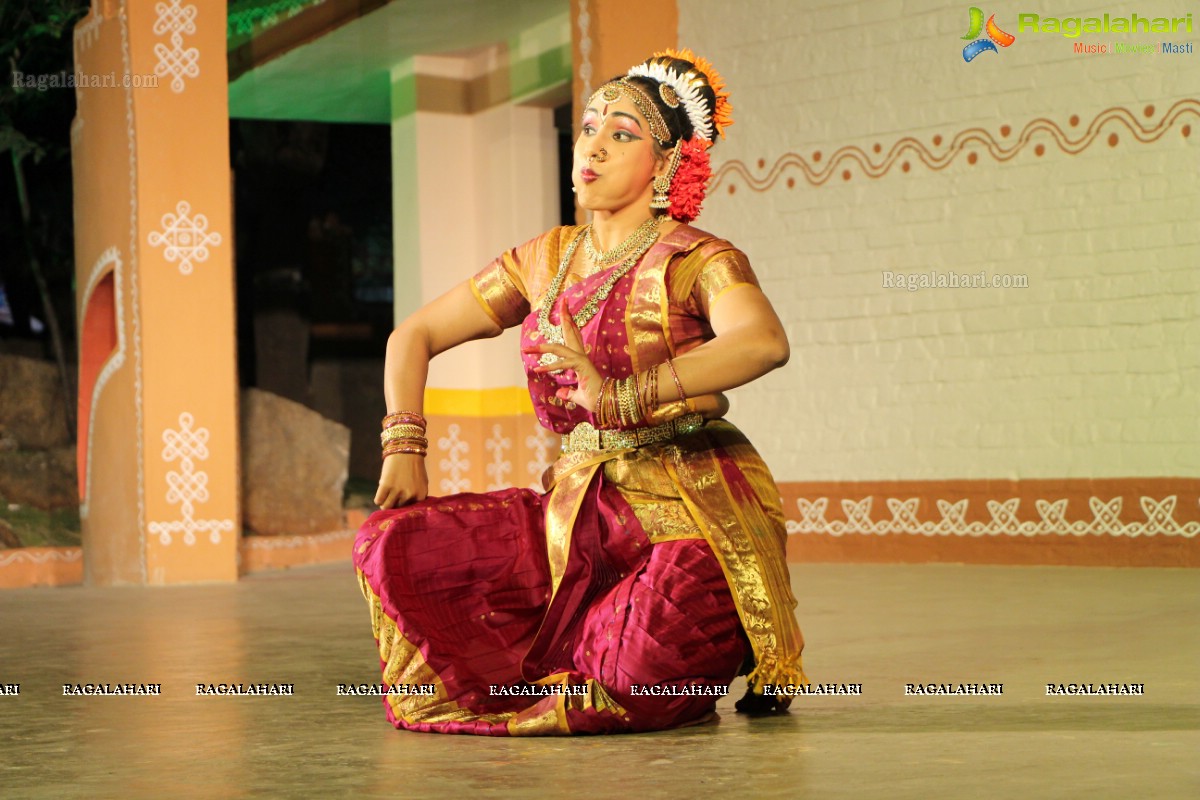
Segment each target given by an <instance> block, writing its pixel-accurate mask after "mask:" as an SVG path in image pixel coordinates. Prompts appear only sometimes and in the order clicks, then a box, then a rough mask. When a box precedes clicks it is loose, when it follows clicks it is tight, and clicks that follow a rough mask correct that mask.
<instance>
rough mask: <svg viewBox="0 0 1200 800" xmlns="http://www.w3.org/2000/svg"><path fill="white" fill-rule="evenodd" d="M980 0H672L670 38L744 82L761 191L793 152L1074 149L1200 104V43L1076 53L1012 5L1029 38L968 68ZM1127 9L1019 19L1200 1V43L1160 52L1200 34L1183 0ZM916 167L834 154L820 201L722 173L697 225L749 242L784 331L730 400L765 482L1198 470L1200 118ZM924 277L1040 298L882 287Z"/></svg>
mask: <svg viewBox="0 0 1200 800" xmlns="http://www.w3.org/2000/svg"><path fill="white" fill-rule="evenodd" d="M968 5H969V4H960V3H949V2H929V1H928V0H903V1H902V0H890V1H886V2H885V1H882V0H881V1H879V2H858V3H845V2H837V3H834V2H821V1H820V0H769V1H766V2H762V1H760V2H752V3H743V4H729V3H726V2H718V0H685V1H684V2H680V3H679V6H680V36H679V41H680V44H681V45H685V46H689V47H692V48H694V49H696V50H697V51H698V52H699V53H701V54H702V55H705V56H706V57H708V58H710V59H711V60H712V61H713V62H714V64H715V65H716V67H717V69H718V70H720V71H721V72H722V73H723V74H724V75H725V77H726V80H727V82H728V84H729V86H730V89H731V90H732V92H733V95H732V101H733V105H734V115H735V119H736V124H735V125H734V126H733V127H732V128H731V129H730V131H729V138H728V139H727V140H725V141H724V142H722V143H721V144H720V145H719V146H718V147H717V148H716V149H715V150H714V152H713V156H714V162H715V166H716V167H718V168H719V167H720V164H721V163H722V162H725V161H729V160H733V159H738V160H741V161H742V162H744V163H745V164H746V166H747V167H748V168H749V169H750V172H751V173H752V174H753V175H754V176H755V177H756V178H757V179H762V178H764V177H765V176H766V174H767V172H768V170H769V169H770V168H771V166H772V165H774V164H775V163H776V161H777V160H778V159H779V158H780V157H781V156H783V155H784V154H786V153H789V152H794V153H797V154H800V155H802V156H803V157H804V158H805V159H807V160H808V161H809V163H810V164H812V163H813V162H812V154H813V152H814V151H820V152H821V154H822V158H821V161H820V162H818V163H816V164H815V165H814V166H815V167H816V168H818V169H822V168H825V167H826V166H827V165H828V163H829V161H830V160H831V158H833V156H834V153H835V151H837V150H838V148H841V147H845V146H856V147H858V148H861V149H862V150H864V151H865V152H866V153H867V154H868V156H869V157H870V158H871V160H872V161H873V162H875V163H879V162H880V161H881V160H882V158H883V155H885V154H887V153H888V151H889V149H890V148H891V147H892V146H893V145H894V144H896V143H897V142H898V141H900V140H901V139H903V138H904V137H914V138H916V139H919V140H920V141H922V142H923V143H924V144H925V146H926V148H928V149H929V150H930V151H931V152H932V153H934V154H935V155H942V154H945V153H946V152H947V150H948V144H949V142H950V141H951V140H952V139H953V137H954V136H955V135H956V134H959V133H961V132H963V131H967V130H969V129H972V128H978V129H982V130H983V131H986V132H988V133H990V135H991V136H992V137H995V138H996V139H997V140H998V141H999V142H1000V143H1001V145H1002V146H1004V147H1005V148H1011V147H1012V146H1013V145H1014V143H1015V142H1016V140H1017V138H1018V135H1019V134H1020V132H1021V131H1022V129H1023V128H1024V127H1025V126H1026V125H1028V124H1030V123H1032V122H1033V121H1035V120H1037V119H1039V118H1044V119H1046V120H1049V121H1050V122H1052V123H1054V124H1055V125H1056V126H1057V127H1059V128H1061V129H1062V130H1063V131H1065V133H1066V135H1067V136H1068V137H1069V138H1070V139H1072V140H1075V139H1078V138H1080V137H1081V136H1083V135H1084V132H1085V131H1086V130H1087V127H1088V125H1089V124H1090V123H1091V122H1092V121H1093V120H1094V119H1096V118H1097V116H1098V115H1100V114H1101V112H1104V111H1105V110H1106V109H1109V108H1112V107H1122V108H1125V109H1128V111H1130V112H1132V114H1133V115H1134V118H1135V119H1136V120H1137V122H1138V123H1140V124H1141V125H1142V126H1146V127H1150V126H1153V125H1156V124H1157V123H1158V122H1159V121H1160V120H1161V119H1162V118H1163V116H1164V114H1166V112H1167V111H1168V109H1169V108H1171V107H1172V106H1173V105H1174V104H1175V103H1177V102H1178V101H1180V100H1185V99H1189V98H1190V99H1193V100H1200V53H1196V54H1193V55H1191V56H1187V55H1166V56H1164V55H1137V56H1134V55H1129V56H1115V55H1111V56H1095V55H1088V56H1083V55H1075V54H1073V53H1072V49H1071V44H1072V42H1073V41H1074V40H1071V39H1068V38H1065V37H1062V36H1055V35H1046V34H1040V35H1039V34H1019V33H1018V32H1017V20H1016V13H1017V11H1018V10H1022V9H1021V7H1020V5H1019V4H1018V5H1014V4H1007V3H1006V4H1003V6H1002V7H999V8H998V7H997V6H1000V4H995V5H994V6H992V7H988V6H986V5H981V8H983V10H984V12H985V14H991V13H992V12H996V13H997V22H998V23H999V24H1000V27H1001V28H1002V29H1004V30H1006V31H1008V32H1009V33H1013V34H1014V35H1017V42H1016V43H1015V44H1014V45H1013V46H1012V47H1010V48H1007V49H1002V50H1001V51H1000V52H999V53H984V54H982V55H981V56H979V57H978V58H977V59H976V60H975V61H974V62H972V63H970V64H967V63H965V62H964V61H963V59H962V56H961V50H962V47H963V45H964V44H965V42H964V41H963V40H962V39H960V38H959V37H961V36H962V35H963V34H964V33H965V32H966V28H967V23H968V18H967V8H968ZM1041 5H1044V4H1041ZM1136 5H1137V7H1136V8H1134V7H1133V6H1130V5H1129V4H1124V5H1122V4H1117V5H1109V6H1105V5H1102V4H1098V3H1079V2H1065V3H1060V4H1057V5H1056V6H1055V9H1054V11H1053V12H1050V11H1044V10H1039V8H1038V6H1039V4H1030V7H1029V8H1027V9H1024V10H1026V11H1039V13H1044V14H1048V13H1054V14H1056V15H1058V16H1061V17H1066V16H1087V15H1089V14H1090V13H1099V14H1102V13H1104V12H1106V11H1107V12H1109V13H1111V14H1114V15H1116V14H1128V13H1131V12H1132V11H1135V10H1136V11H1137V13H1138V14H1139V15H1142V16H1183V15H1184V14H1186V13H1188V12H1189V11H1192V12H1193V18H1194V21H1193V25H1194V26H1196V27H1195V32H1194V33H1193V34H1192V35H1190V36H1185V37H1181V36H1175V37H1166V38H1169V39H1171V40H1174V41H1197V42H1200V13H1195V12H1196V8H1195V5H1194V4H1191V3H1186V2H1165V1H1161V0H1144V1H1143V2H1140V3H1138V4H1136ZM1153 39H1154V37H1153V36H1150V35H1145V34H1138V35H1129V36H1126V37H1125V38H1124V41H1130V42H1142V41H1152V40H1153ZM1113 40H1122V39H1121V37H1120V35H1099V36H1084V37H1081V39H1080V41H1113ZM1196 49H1200V48H1196ZM1150 105H1152V106H1153V107H1154V111H1153V113H1152V114H1151V115H1150V116H1148V117H1147V116H1146V115H1145V114H1144V109H1145V108H1146V106H1150ZM1192 108H1196V106H1192ZM1072 115H1078V117H1079V124H1078V125H1077V126H1076V127H1072V126H1071V125H1070V124H1069V119H1070V117H1071V116H1072ZM1002 125H1008V126H1010V127H1011V131H1010V134H1009V135H1008V136H1007V137H1002V136H1001V133H1000V129H1001V126H1002ZM1184 125H1190V126H1191V136H1190V137H1187V138H1185V137H1184V136H1183V135H1182V128H1183V126H1184ZM1113 132H1115V133H1116V134H1117V135H1118V137H1119V141H1118V143H1117V145H1116V146H1115V147H1110V146H1109V144H1108V142H1107V139H1108V136H1109V134H1110V133H1113ZM935 135H940V136H941V137H942V143H941V145H940V146H934V145H933V144H932V140H933V137H934V136H935ZM877 143H878V144H879V145H881V149H882V154H879V155H877V154H875V153H874V152H873V146H874V145H875V144H877ZM1038 144H1041V145H1044V147H1045V152H1044V154H1043V155H1042V156H1040V157H1039V156H1037V155H1035V152H1034V147H1035V145H1038ZM972 152H974V153H976V154H977V157H978V160H977V162H976V163H975V164H974V165H971V164H969V163H968V161H967V157H966V156H967V154H968V153H972ZM759 159H763V160H765V167H764V168H758V166H757V163H758V160H759ZM902 160H907V161H909V162H910V163H911V169H910V171H909V172H907V173H905V172H902V171H901V169H900V168H899V164H897V165H896V166H895V167H893V168H892V169H891V170H890V171H889V172H887V173H886V174H884V175H883V176H881V177H879V178H870V177H868V176H867V175H866V174H865V173H864V172H863V170H862V168H861V167H860V166H859V165H857V164H856V163H851V162H845V163H844V164H842V165H839V166H838V167H837V169H836V170H835V174H834V176H833V177H831V178H830V180H829V181H828V182H826V183H825V184H824V185H821V186H814V185H812V184H810V183H809V182H808V181H806V180H805V179H804V177H803V174H802V173H801V171H800V170H799V169H796V168H788V169H786V170H785V171H784V172H783V174H782V176H781V178H780V179H779V180H778V181H777V182H776V183H775V185H774V186H773V187H771V188H769V189H766V190H764V191H754V190H752V188H751V187H750V186H748V185H747V184H746V182H745V180H744V179H743V178H741V177H740V176H736V175H730V176H728V177H726V178H725V181H724V185H722V186H721V187H719V188H718V190H717V191H716V192H715V193H714V194H713V196H711V197H710V198H709V200H708V201H707V203H706V205H705V210H704V214H703V215H702V216H701V218H700V220H699V222H698V223H697V224H698V225H700V227H703V228H705V229H708V230H711V231H713V232H715V233H719V234H721V235H724V236H727V237H728V238H730V239H731V240H733V241H734V242H735V243H737V244H738V245H739V246H740V247H742V248H743V249H744V250H746V251H747V253H748V254H749V255H750V257H751V259H752V262H753V264H754V266H755V268H756V270H757V272H758V274H759V276H760V277H761V278H762V281H763V286H764V288H765V289H766V291H767V293H768V295H769V296H770V297H771V299H772V301H773V302H774V303H775V305H776V308H777V309H778V311H779V312H780V315H781V317H782V318H783V319H784V320H785V322H786V324H787V327H788V331H789V335H790V337H791V341H792V347H793V357H792V361H791V363H789V365H788V366H787V367H786V368H785V369H784V370H782V371H779V372H776V373H774V374H772V375H770V376H768V377H767V378H765V379H763V380H762V381H760V382H758V383H756V384H754V385H752V386H749V387H746V388H744V389H741V390H739V391H737V392H735V393H734V394H733V402H734V407H733V412H732V414H731V417H732V419H733V420H734V421H735V422H737V423H738V424H740V425H741V426H742V427H743V428H744V429H745V430H746V431H747V433H748V434H749V435H750V437H751V438H752V440H753V441H754V442H755V443H756V445H758V447H759V448H760V449H761V450H762V451H763V453H764V455H765V456H766V458H767V460H768V462H769V463H770V464H771V466H772V468H773V469H774V471H775V473H776V477H777V478H778V479H779V480H781V481H805V480H847V481H853V480H886V479H914V480H925V479H950V478H1018V479H1019V478H1043V477H1064V478H1080V477H1097V478H1099V477H1133V476H1185V477H1188V476H1200V323H1198V321H1197V320H1198V319H1200V115H1198V114H1197V113H1196V112H1195V111H1187V112H1186V113H1183V114H1181V115H1180V116H1179V117H1178V119H1176V120H1175V122H1174V123H1173V124H1172V125H1171V126H1170V128H1169V129H1168V130H1167V131H1166V133H1165V134H1163V135H1162V136H1161V138H1159V139H1158V140H1157V141H1154V142H1150V143H1141V142H1138V141H1137V139H1136V138H1135V137H1134V135H1133V134H1132V133H1131V132H1130V130H1129V129H1128V128H1127V127H1126V126H1125V125H1123V124H1121V123H1119V122H1117V121H1109V122H1107V123H1105V124H1104V125H1103V126H1102V127H1101V129H1100V133H1099V136H1098V137H1097V138H1096V140H1095V142H1094V143H1093V144H1091V145H1090V146H1089V147H1088V148H1086V149H1085V150H1083V151H1082V152H1080V153H1078V154H1077V155H1070V154H1068V153H1065V152H1063V150H1062V149H1060V147H1059V146H1057V145H1056V144H1055V141H1054V139H1053V138H1052V136H1051V134H1050V133H1048V132H1046V131H1040V132H1036V133H1034V134H1033V135H1032V137H1031V139H1030V140H1029V143H1028V144H1027V145H1026V146H1025V147H1024V148H1023V149H1022V150H1021V151H1020V152H1019V153H1018V154H1017V155H1016V156H1015V157H1013V158H1012V159H1011V160H1007V161H998V160H997V159H996V158H994V157H993V156H991V155H989V153H988V151H987V149H986V148H985V147H984V146H983V145H982V144H979V143H975V144H971V145H968V146H967V148H966V149H965V150H964V151H963V152H962V153H960V154H959V155H958V156H957V157H956V158H955V160H954V161H953V162H952V163H950V164H949V165H948V166H946V167H945V168H944V169H941V170H935V169H931V168H929V167H926V166H924V165H923V164H922V163H920V161H919V160H918V159H917V158H916V156H915V153H913V152H909V153H907V154H906V155H905V156H904V158H903V159H902ZM843 169H849V170H850V172H851V175H852V177H851V179H850V180H849V181H843V180H842V178H841V172H842V170H843ZM788 177H792V178H794V179H795V186H794V188H791V189H789V188H788V187H787V185H786V180H787V178H788ZM729 184H733V185H735V186H736V193H734V194H732V195H730V194H728V192H727V187H728V185H729ZM930 269H934V270H939V271H943V272H944V271H948V270H954V271H959V272H968V273H977V272H979V271H980V270H986V271H987V272H988V273H989V274H1004V273H1016V274H1024V275H1027V276H1028V280H1029V288H1025V289H958V290H953V289H933V290H930V289H925V290H921V291H917V292H908V291H904V290H898V289H884V288H883V287H882V272H883V271H884V270H892V271H895V272H913V271H928V270H930Z"/></svg>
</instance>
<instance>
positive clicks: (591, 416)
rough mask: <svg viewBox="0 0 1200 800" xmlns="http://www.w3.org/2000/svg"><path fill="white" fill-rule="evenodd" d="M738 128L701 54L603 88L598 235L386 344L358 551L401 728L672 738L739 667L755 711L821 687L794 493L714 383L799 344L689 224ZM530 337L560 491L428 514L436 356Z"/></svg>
mask: <svg viewBox="0 0 1200 800" xmlns="http://www.w3.org/2000/svg"><path fill="white" fill-rule="evenodd" d="M730 122H731V120H730V118H729V104H728V100H727V95H726V94H725V92H724V91H723V85H722V82H721V80H720V78H719V76H718V75H717V74H716V72H715V71H714V70H713V69H712V67H711V65H709V64H708V63H707V62H706V61H705V60H704V59H700V58H697V57H695V56H694V55H693V54H692V53H691V52H690V51H683V52H680V53H676V52H674V51H667V52H665V53H660V54H656V55H655V56H654V57H652V58H650V59H648V60H647V61H645V62H644V63H642V64H640V65H638V66H635V67H634V68H633V69H631V70H630V71H629V73H628V74H627V75H625V76H623V77H620V78H617V79H614V80H613V81H610V82H609V83H607V84H605V85H604V86H602V87H600V89H599V90H598V91H597V92H596V93H595V95H594V96H593V97H592V98H591V101H590V102H589V103H588V106H587V108H586V110H585V111H584V114H583V120H582V133H581V135H580V137H579V139H578V141H577V142H576V144H575V151H574V166H573V168H572V179H573V182H574V185H575V190H576V193H577V197H578V200H579V204H580V205H581V206H582V207H583V208H585V209H587V210H589V211H591V212H592V221H591V223H590V224H589V225H584V226H566V227H560V228H555V229H554V230H551V231H549V232H547V233H545V234H543V235H541V236H539V237H537V238H536V239H534V240H532V241H530V242H527V243H526V244H523V245H521V246H519V247H516V248H514V249H512V250H510V251H508V252H506V253H504V254H503V255H501V256H500V257H499V258H497V259H496V260H495V261H494V262H493V263H491V264H490V265H488V266H487V267H486V268H484V269H483V270H482V271H480V272H479V273H478V274H476V275H475V276H474V277H473V278H471V279H470V280H468V281H466V282H464V283H463V284H461V285H460V286H458V287H456V288H454V289H452V290H450V291H449V292H447V293H446V294H445V295H443V296H441V297H439V298H438V299H436V300H434V301H433V302H431V303H429V304H428V305H427V306H425V307H424V308H422V309H421V310H420V311H418V312H417V313H415V314H414V315H412V316H411V317H410V318H408V319H407V320H405V321H404V322H403V323H402V324H401V325H400V326H399V327H397V328H396V330H395V331H394V332H393V333H392V335H391V337H390V339H389V341H388V348H387V360H386V366H385V372H386V375H385V385H384V392H385V395H386V400H387V407H388V410H389V414H388V416H387V417H385V419H384V423H383V424H384V432H383V434H382V439H383V444H384V461H383V471H382V477H381V479H380V482H379V491H378V494H377V495H376V498H375V500H376V503H377V504H378V505H379V506H380V510H379V511H377V512H375V513H374V514H372V515H371V517H370V518H369V519H368V520H367V521H366V523H365V524H364V525H363V527H362V529H361V530H360V531H359V534H358V537H357V539H356V541H355V548H354V560H355V566H356V569H357V573H358V576H359V581H360V586H361V588H362V591H363V595H364V597H366V599H367V603H368V605H369V607H370V610H371V621H372V627H373V631H374V634H375V639H376V641H377V642H378V644H379V655H380V661H381V664H382V669H383V685H384V686H386V687H388V690H387V694H386V695H385V698H384V701H385V702H384V705H385V708H386V711H387V716H388V719H389V720H390V721H391V722H392V723H393V724H394V725H396V726H397V727H403V728H407V729H410V730H420V731H437V732H444V733H475V734H488V735H546V734H574V733H615V732H628V731H645V730H661V729H664V728H671V727H678V726H681V725H688V724H695V723H697V722H702V721H704V720H706V719H708V718H711V717H712V716H713V712H714V707H715V703H716V699H717V697H719V696H720V695H722V694H724V693H725V691H727V690H728V687H729V683H730V681H732V679H733V678H734V677H735V676H736V675H739V674H747V684H748V687H749V689H748V691H747V696H746V697H745V698H743V700H742V701H741V702H739V704H738V708H739V710H744V709H745V710H767V709H772V708H775V707H779V708H784V707H786V705H787V700H786V694H785V692H786V691H787V690H786V689H785V690H783V691H779V689H778V688H777V687H780V686H786V685H799V684H802V683H804V682H805V678H804V674H803V671H802V669H801V663H800V652H801V650H802V649H803V639H802V637H801V634H800V629H799V627H798V626H797V624H796V620H795V617H794V615H793V609H794V607H795V605H796V601H795V599H794V598H793V596H792V593H791V589H790V585H789V579H788V573H787V566H786V563H785V560H784V540H785V537H786V533H785V528H784V518H783V513H782V511H781V508H780V500H779V491H778V488H777V487H776V485H775V483H774V481H773V479H772V477H771V475H770V473H769V472H768V470H767V467H766V465H765V464H764V463H763V461H762V459H761V458H760V457H759V455H758V454H757V453H756V452H755V450H754V449H753V447H752V446H751V445H750V443H749V442H748V441H747V440H746V438H745V437H744V436H743V435H742V434H741V432H739V431H738V430H737V428H735V427H734V426H733V425H731V424H730V423H728V422H726V421H724V420H722V419H721V417H722V416H723V414H724V413H725V411H726V409H727V407H728V403H727V401H726V400H725V398H724V396H723V395H722V394H721V392H723V391H725V390H727V389H732V388H734V387H736V386H740V385H742V384H744V383H747V382H748V381H751V380H754V379H755V378H758V377H760V376H762V375H764V374H766V373H767V372H769V371H771V370H772V369H775V368H777V367H780V366H782V365H783V364H784V363H786V361H787V359H788V354H789V351H788V342H787V338H786V336H785V334H784V331H783V327H782V325H781V324H780V322H779V319H778V317H777V316H776V315H775V312H774V310H773V309H772V307H771V304H770V302H768V300H767V298H766V297H765V296H764V295H763V293H762V291H761V290H760V289H759V287H758V284H757V281H756V279H755V277H754V274H753V272H752V271H751V270H750V266H749V264H748V262H747V260H746V257H745V255H744V254H743V253H741V252H740V251H738V250H737V249H735V248H734V247H733V245H731V244H730V243H729V242H727V241H725V240H723V239H719V238H716V237H714V236H712V235H710V234H707V233H705V232H703V231H701V230H698V229H696V228H694V227H691V226H690V225H688V224H687V223H688V222H690V221H691V220H692V219H693V218H695V216H696V214H697V213H698V212H699V205H700V201H701V200H702V199H703V197H704V189H705V185H706V183H707V180H708V178H709V177H710V171H709V167H708V148H709V147H710V146H711V145H712V144H713V140H714V139H715V138H716V137H717V136H724V128H725V127H726V126H727V125H729V124H730ZM516 325H520V326H521V333H522V349H521V352H522V358H523V362H524V366H525V369H526V374H527V376H528V380H529V391H530V396H531V398H532V400H533V405H534V408H535V410H536V413H537V417H538V420H539V421H540V422H541V424H542V425H544V426H546V427H547V428H550V429H552V430H554V431H556V432H558V433H560V434H563V452H562V455H561V456H560V457H559V458H558V460H557V461H555V462H554V464H553V465H551V467H550V468H549V469H548V470H547V471H546V474H545V476H544V477H543V484H544V487H545V493H537V492H534V491H531V490H529V489H516V488H513V489H506V490H503V491H497V492H490V493H487V494H470V493H468V494H458V495H453V496H448V497H441V498H434V497H430V498H427V497H426V495H427V493H428V478H427V475H426V471H425V465H424V461H423V456H424V455H425V450H426V447H427V440H426V438H425V420H424V417H423V416H422V413H421V411H422V400H423V393H424V388H425V381H426V377H427V374H428V366H429V360H430V359H431V358H432V357H433V356H435V355H437V354H438V353H441V352H444V351H446V350H448V349H450V348H451V347H454V346H455V345H458V344H460V343H462V342H467V341H471V340H474V339H480V338H484V337H491V336H497V335H499V334H500V332H501V331H502V330H503V329H505V328H509V327H513V326H516ZM764 690H765V691H764ZM773 690H774V691H773ZM776 692H778V694H776Z"/></svg>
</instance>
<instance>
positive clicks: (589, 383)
mask: <svg viewBox="0 0 1200 800" xmlns="http://www.w3.org/2000/svg"><path fill="white" fill-rule="evenodd" d="M558 318H559V319H560V320H562V331H563V342H564V344H551V343H549V342H543V343H541V344H535V345H531V346H530V347H523V348H521V352H523V353H553V354H554V355H556V356H558V361H555V362H554V363H552V364H544V365H543V364H539V365H538V366H536V367H534V368H533V371H534V372H554V371H556V370H560V369H561V370H564V377H566V378H568V379H571V378H573V379H574V381H573V383H574V385H573V386H560V387H559V388H558V391H557V392H556V393H555V394H557V396H558V397H559V399H562V400H565V401H567V402H568V403H575V404H576V405H580V406H583V408H585V409H587V410H588V411H595V410H596V400H597V399H598V397H599V395H600V384H601V383H603V382H604V377H603V376H602V375H601V374H600V372H599V371H598V370H597V369H596V365H595V364H593V363H592V360H591V359H590V358H588V356H587V350H586V349H585V348H584V346H583V338H582V337H581V336H580V335H579V329H578V328H576V327H575V320H573V319H572V318H571V312H570V311H568V310H567V299H566V298H565V297H563V298H560V300H559V304H558Z"/></svg>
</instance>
